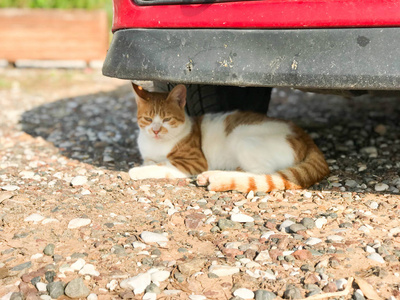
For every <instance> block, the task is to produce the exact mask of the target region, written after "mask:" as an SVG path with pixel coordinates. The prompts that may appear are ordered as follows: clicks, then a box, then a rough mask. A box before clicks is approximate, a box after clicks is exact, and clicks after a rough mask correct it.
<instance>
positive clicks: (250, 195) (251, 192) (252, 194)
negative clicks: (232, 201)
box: [246, 191, 254, 200]
mask: <svg viewBox="0 0 400 300" xmlns="http://www.w3.org/2000/svg"><path fill="white" fill-rule="evenodd" d="M246 198H247V199H248V200H251V199H253V198H254V191H250V192H249V193H248V194H247V196H246Z"/></svg>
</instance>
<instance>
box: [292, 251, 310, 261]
mask: <svg viewBox="0 0 400 300" xmlns="http://www.w3.org/2000/svg"><path fill="white" fill-rule="evenodd" d="M292 255H293V256H294V257H295V258H296V259H298V260H309V259H311V258H312V256H313V255H312V253H311V252H310V251H308V250H305V249H302V250H296V251H295V252H293V253H292Z"/></svg>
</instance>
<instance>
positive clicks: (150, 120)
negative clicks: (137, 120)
mask: <svg viewBox="0 0 400 300" xmlns="http://www.w3.org/2000/svg"><path fill="white" fill-rule="evenodd" d="M144 119H145V120H146V121H148V122H153V119H152V118H149V117H144Z"/></svg>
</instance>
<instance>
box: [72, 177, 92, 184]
mask: <svg viewBox="0 0 400 300" xmlns="http://www.w3.org/2000/svg"><path fill="white" fill-rule="evenodd" d="M87 181H88V179H87V177H86V176H82V175H79V176H76V177H74V178H72V180H71V185H72V186H80V185H84V184H85V183H87Z"/></svg>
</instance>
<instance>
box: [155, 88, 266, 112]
mask: <svg viewBox="0 0 400 300" xmlns="http://www.w3.org/2000/svg"><path fill="white" fill-rule="evenodd" d="M153 85H154V89H155V90H156V91H162V92H168V91H170V90H171V89H172V88H173V87H174V86H175V85H176V84H175V83H166V82H159V81H156V82H154V83H153ZM186 87H187V91H188V92H187V105H186V111H187V113H188V114H189V115H191V116H199V115H203V114H205V113H208V112H224V111H232V110H236V109H238V110H242V111H254V112H258V113H263V114H266V113H267V111H268V105H269V101H270V99H271V91H272V88H270V87H236V86H220V85H200V84H190V85H187V86H186Z"/></svg>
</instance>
